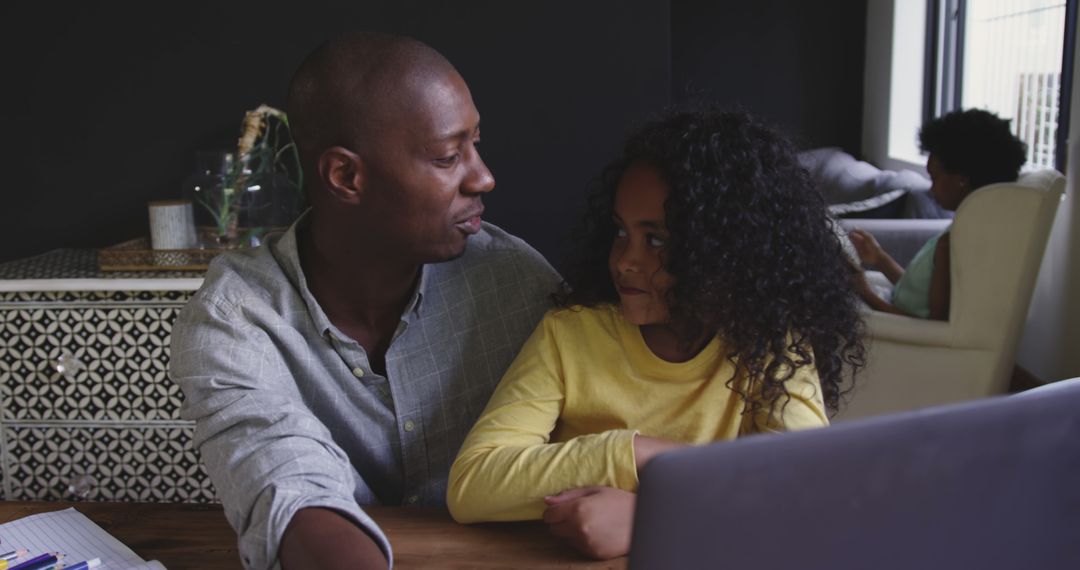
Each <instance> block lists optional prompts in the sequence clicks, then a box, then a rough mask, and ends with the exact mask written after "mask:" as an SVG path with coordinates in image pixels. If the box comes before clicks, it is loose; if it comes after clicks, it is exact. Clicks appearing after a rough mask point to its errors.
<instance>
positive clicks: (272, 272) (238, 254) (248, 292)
mask: <svg viewBox="0 0 1080 570" xmlns="http://www.w3.org/2000/svg"><path fill="white" fill-rule="evenodd" d="M287 286H290V285H289V279H288V277H287V276H286V274H285V272H284V271H283V270H282V268H281V265H280V264H279V263H278V261H277V259H276V258H275V257H274V255H273V253H272V252H271V249H270V247H269V245H268V244H264V245H262V246H260V247H257V248H253V249H245V250H235V251H227V252H225V253H222V254H221V255H218V256H217V257H215V258H214V260H213V261H211V262H210V267H209V268H208V269H207V271H206V277H205V279H204V280H203V285H202V287H200V288H199V290H198V292H196V294H195V296H194V297H193V298H192V301H193V302H195V303H203V304H208V305H210V306H213V307H215V308H217V309H223V310H229V309H231V308H237V307H241V306H244V305H246V304H250V303H253V302H267V301H269V300H270V299H271V298H273V297H274V296H275V290H276V289H280V288H281V287H287Z"/></svg>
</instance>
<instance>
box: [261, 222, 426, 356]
mask: <svg viewBox="0 0 1080 570" xmlns="http://www.w3.org/2000/svg"><path fill="white" fill-rule="evenodd" d="M310 223H311V209H310V208H309V209H307V210H305V211H304V213H303V214H300V217H299V218H297V219H296V222H294V223H293V225H292V226H290V227H289V229H288V230H287V231H286V232H285V233H284V234H281V235H280V236H279V237H278V238H277V239H276V240H273V241H271V243H270V248H271V249H270V251H271V253H273V255H274V258H275V259H277V262H278V265H279V266H280V267H281V269H282V271H284V272H285V275H286V277H288V278H289V281H290V282H291V283H292V285H293V287H295V288H296V291H297V292H298V293H299V294H300V298H301V299H303V300H304V304H305V305H306V306H307V309H308V314H310V315H311V319H312V321H313V322H314V323H315V326H316V328H317V329H318V330H320V331H322V333H323V334H324V335H325V334H327V333H328V332H329V333H332V334H334V335H335V336H338V337H340V338H341V339H343V340H344V339H347V338H348V337H347V336H345V335H344V334H343V333H342V332H341V331H339V330H338V328H337V327H335V326H334V324H333V323H332V322H330V318H329V317H327V316H326V312H325V311H323V309H322V307H321V306H320V305H319V302H318V301H317V300H316V299H315V296H314V295H313V294H312V293H311V290H310V289H308V285H307V278H306V277H305V276H304V270H303V268H302V267H301V266H300V246H299V243H298V240H297V233H298V232H299V231H300V230H302V229H303V228H305V227H306V226H307V225H308V224H310ZM430 271H431V266H430V265H429V264H424V265H423V266H421V267H420V279H419V282H418V283H417V285H416V287H415V288H414V289H413V292H412V295H411V296H410V298H409V302H408V303H406V304H405V310H404V311H403V312H402V314H401V320H403V321H405V322H410V321H411V320H412V317H413V316H416V317H419V316H420V310H421V306H422V305H423V300H424V296H425V295H426V294H427V292H428V286H429V283H430V282H431V277H430V276H429V275H428V273H429V272H430Z"/></svg>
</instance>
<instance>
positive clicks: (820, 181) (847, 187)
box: [799, 147, 948, 218]
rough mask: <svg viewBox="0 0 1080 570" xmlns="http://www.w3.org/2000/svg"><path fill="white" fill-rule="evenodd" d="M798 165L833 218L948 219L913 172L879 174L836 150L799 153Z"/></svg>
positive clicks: (924, 180) (925, 181)
mask: <svg viewBox="0 0 1080 570" xmlns="http://www.w3.org/2000/svg"><path fill="white" fill-rule="evenodd" d="M799 162H801V163H802V165H803V167H804V168H806V169H807V171H808V172H809V173H810V177H811V179H812V180H813V181H814V183H815V184H816V185H817V187H818V189H819V190H820V191H821V194H822V196H824V197H825V201H826V202H827V203H828V204H829V209H830V211H831V212H832V214H833V215H835V216H839V217H853V216H860V215H863V216H874V217H920V218H923V217H925V218H940V217H948V215H947V213H946V212H945V210H943V209H941V207H940V206H937V204H936V203H935V202H934V201H933V198H931V197H930V196H929V194H928V193H927V191H928V190H929V189H930V180H928V179H927V178H926V177H925V176H923V175H921V174H919V173H918V172H915V171H913V170H901V171H899V172H897V171H892V170H881V169H879V168H877V167H876V166H874V165H872V164H870V163H868V162H865V161H861V160H856V159H855V157H854V156H852V155H850V154H848V153H846V152H844V151H843V150H842V149H840V148H838V147H824V148H816V149H811V150H807V151H803V152H801V153H799ZM911 195H916V197H915V198H913V200H914V201H911V200H907V197H909V196H911ZM901 199H904V201H899V200H901Z"/></svg>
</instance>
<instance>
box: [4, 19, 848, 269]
mask: <svg viewBox="0 0 1080 570" xmlns="http://www.w3.org/2000/svg"><path fill="white" fill-rule="evenodd" d="M219 4H220V5H219ZM865 4H866V0H822V1H819V2H804V1H801V0H759V1H756V2H753V3H750V2H746V3H730V2H715V3H706V2H700V3H699V2H689V1H684V0H673V1H672V2H668V1H666V0H665V1H654V0H637V1H615V0H609V1H593V2H575V1H548V2H516V1H515V2H501V1H496V0H492V1H488V2H478V1H467V2H455V3H448V2H435V1H431V0H428V1H419V0H411V1H390V0H380V1H375V0H365V1H363V2H343V1H340V0H339V1H327V0H312V1H309V2H305V3H303V4H300V3H287V2H282V1H277V2H227V3H225V2H222V3H217V2H207V1H191V2H186V3H178V2H177V3H163V2H141V3H136V2H108V3H105V2H93V3H84V4H74V3H72V4H70V5H63V6H61V7H58V6H56V5H53V4H48V3H39V4H35V5H31V4H29V3H4V4H3V6H2V7H0V20H2V21H4V22H5V23H6V24H7V26H6V27H7V32H6V33H5V34H3V35H2V36H0V54H2V55H0V58H2V59H0V63H2V64H3V65H2V67H0V73H2V74H3V75H4V89H0V120H2V123H0V124H2V125H3V126H4V129H5V130H4V133H3V137H2V140H3V143H2V144H3V147H2V150H3V153H2V156H3V162H2V166H3V172H4V177H3V180H2V184H3V186H2V189H0V196H2V200H0V261H6V260H10V259H15V258H19V257H25V256H28V255H32V254H37V253H41V252H44V251H48V250H50V249H54V248H58V247H103V246H107V245H112V244H115V243H119V242H121V241H125V240H128V239H132V238H134V237H137V236H141V235H146V233H147V221H146V218H147V214H146V203H147V202H148V201H150V200H159V199H168V198H174V197H178V196H179V195H180V192H181V184H182V182H183V180H184V178H185V177H187V176H188V175H189V174H190V173H191V171H192V170H193V169H194V158H195V152H196V151H197V150H202V149H214V148H227V147H231V146H233V145H235V140H236V137H237V136H238V134H239V133H238V129H239V124H240V121H241V119H242V117H243V113H244V111H246V110H248V109H252V108H254V107H255V106H256V105H258V104H259V103H264V102H265V103H268V104H271V105H275V106H283V105H284V98H285V90H286V87H287V85H288V80H289V77H290V76H291V74H292V72H293V70H294V69H295V68H296V66H297V65H298V64H299V63H300V61H301V59H302V58H303V57H304V55H305V54H306V53H307V52H308V51H310V50H311V49H312V48H314V47H315V46H316V45H318V44H319V43H321V42H322V41H324V40H325V39H326V38H327V37H329V36H332V35H334V34H336V33H339V32H342V31H346V30H353V29H377V30H383V31H389V32H396V33H404V34H408V35H412V36H414V37H417V38H419V39H421V40H423V41H425V42H427V43H429V44H430V45H432V46H433V47H435V48H436V49H438V50H439V51H441V52H442V53H444V54H445V55H446V56H447V57H448V58H449V59H450V60H451V61H452V62H453V63H454V64H455V65H456V66H457V67H458V69H459V70H460V71H461V73H462V75H463V76H464V77H465V79H466V81H467V82H468V83H469V85H470V88H471V89H472V93H473V97H474V99H475V100H476V104H477V107H478V108H479V110H480V113H481V115H482V117H483V125H484V126H483V129H484V142H483V146H482V149H481V150H482V153H483V155H484V158H485V160H486V161H487V163H488V166H489V167H490V168H491V169H492V171H493V172H494V174H495V177H496V180H497V182H498V187H497V189H496V190H495V192H493V193H492V194H490V195H489V196H488V197H487V198H486V199H485V201H486V203H487V205H488V210H487V214H486V217H487V219H489V220H490V221H493V222H495V223H496V224H499V225H501V226H503V227H505V228H507V229H509V230H510V231H512V232H514V233H516V234H518V235H520V236H521V237H523V238H524V239H526V240H527V241H529V242H530V243H532V244H533V245H535V246H536V247H537V248H538V249H539V250H540V251H541V252H543V253H544V254H545V255H547V256H548V257H549V258H550V259H551V260H552V261H553V262H555V263H556V264H559V263H560V261H561V259H562V258H563V253H564V252H565V251H566V249H567V248H568V246H567V237H568V234H569V232H570V229H571V228H572V227H573V226H574V225H575V224H576V222H577V218H578V215H579V212H580V210H581V208H582V205H583V196H582V195H583V192H584V191H585V189H586V187H587V186H588V184H589V183H590V181H591V180H592V179H593V177H594V176H595V175H596V174H597V173H598V171H599V169H600V168H601V166H602V165H603V164H604V163H606V162H607V161H608V160H609V159H610V158H611V156H612V154H613V153H614V152H615V151H616V150H617V148H618V145H619V142H620V141H621V139H622V138H623V135H624V134H625V132H626V131H627V129H628V127H630V126H631V125H633V124H636V123H638V122H640V119H641V118H642V117H644V116H646V115H648V114H650V113H654V112H656V111H657V110H659V109H661V108H663V107H664V106H665V105H666V104H668V103H669V102H670V101H671V100H672V97H673V96H674V98H675V99H676V100H684V99H686V95H685V93H686V87H687V86H689V87H690V88H692V89H697V90H698V92H699V93H704V94H708V95H710V96H711V97H713V98H714V99H717V100H720V101H721V102H724V103H729V104H734V103H741V104H742V105H744V106H745V107H746V108H747V109H748V110H751V111H755V112H758V113H760V114H763V115H765V116H766V117H768V118H769V119H771V120H772V121H773V122H776V123H779V124H781V125H783V126H785V127H787V128H788V129H789V130H790V131H791V132H793V134H796V135H800V136H802V137H803V138H805V139H807V140H809V141H812V142H813V144H815V145H824V144H835V145H840V146H843V147H845V148H847V149H850V150H852V151H856V152H857V151H858V141H859V130H860V125H861V99H862V53H863V35H864V31H865V11H866V6H865ZM673 94H674V95H673Z"/></svg>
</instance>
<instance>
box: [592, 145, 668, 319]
mask: <svg viewBox="0 0 1080 570" xmlns="http://www.w3.org/2000/svg"><path fill="white" fill-rule="evenodd" d="M667 195H668V185H667V183H666V182H664V179H663V178H662V177H661V175H660V171H659V170H658V169H657V168H655V167H654V166H652V165H649V164H645V163H635V164H632V165H630V167H629V168H627V169H626V172H624V173H623V176H622V179H621V180H619V185H618V187H617V188H616V190H615V209H614V218H615V227H616V228H618V231H617V233H616V235H615V241H614V242H613V243H612V244H611V255H610V256H608V269H609V270H610V271H611V279H612V281H614V282H615V289H616V290H617V291H618V292H619V300H620V303H621V305H622V312H623V316H624V317H625V318H626V320H627V321H630V322H631V323H633V324H635V325H651V324H663V323H667V322H668V321H669V320H670V313H669V312H668V304H667V292H668V290H669V289H670V288H671V286H672V285H673V284H674V283H675V278H674V277H672V276H671V274H669V273H668V272H667V270H666V269H664V265H665V264H664V261H665V256H664V249H665V247H667V240H668V230H667V224H666V223H665V221H664V200H666V199H667Z"/></svg>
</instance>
